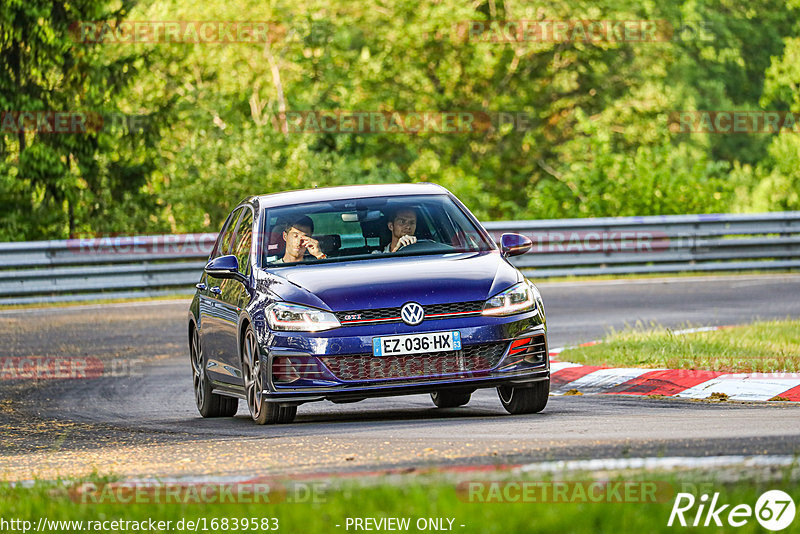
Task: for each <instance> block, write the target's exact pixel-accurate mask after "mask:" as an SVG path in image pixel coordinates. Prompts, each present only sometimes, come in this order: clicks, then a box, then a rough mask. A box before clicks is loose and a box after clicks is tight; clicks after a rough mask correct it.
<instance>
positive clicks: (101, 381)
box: [0, 275, 800, 480]
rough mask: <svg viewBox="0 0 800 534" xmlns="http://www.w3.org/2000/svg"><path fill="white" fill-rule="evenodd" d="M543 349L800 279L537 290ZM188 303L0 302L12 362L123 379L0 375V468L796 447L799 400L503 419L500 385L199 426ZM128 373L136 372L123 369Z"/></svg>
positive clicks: (739, 309) (749, 308) (779, 292)
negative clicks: (20, 306) (451, 405)
mask: <svg viewBox="0 0 800 534" xmlns="http://www.w3.org/2000/svg"><path fill="white" fill-rule="evenodd" d="M540 289H541V291H542V294H543V296H544V299H545V304H546V307H547V319H548V325H549V328H550V331H549V337H550V343H551V346H552V347H555V346H560V345H567V344H574V343H579V342H583V341H588V340H592V339H597V338H598V337H600V336H602V335H603V334H604V333H605V332H607V331H608V329H609V328H621V327H623V326H625V325H626V324H634V323H636V322H643V323H650V322H658V323H660V324H663V325H667V326H674V327H678V326H683V325H686V324H691V325H694V326H698V325H726V324H743V323H747V322H750V321H753V320H755V319H759V318H760V319H765V318H786V317H800V275H759V276H723V277H698V278H673V279H658V280H623V281H603V282H575V283H571V282H570V283H542V284H540ZM186 310H187V302H186V301H181V300H176V301H161V302H144V303H128V304H118V305H117V304H115V305H98V306H76V307H65V308H48V309H27V310H16V311H12V310H6V311H0V350H2V351H3V355H5V356H53V355H59V356H72V357H81V356H83V357H95V358H99V359H101V360H103V361H105V362H111V361H116V362H120V361H128V362H131V361H132V362H134V365H132V366H130V367H129V368H127V369H126V367H125V366H118V367H117V373H116V374H118V375H119V376H106V377H103V378H96V379H92V380H59V381H54V380H40V381H38V382H36V383H33V384H32V383H30V382H25V381H0V424H2V427H0V428H2V430H0V435H2V445H1V446H0V477H2V478H6V479H11V480H20V479H30V478H33V477H47V478H51V477H54V476H57V475H81V474H88V473H90V472H92V471H94V470H97V471H99V472H101V473H115V474H119V475H125V476H134V477H152V476H155V475H158V476H166V477H185V476H188V477H196V476H231V477H236V478H248V477H253V476H259V475H270V474H279V475H280V474H284V475H288V474H298V473H319V472H341V471H361V470H376V469H377V470H381V469H390V468H391V469H400V470H413V469H420V468H428V467H440V466H451V465H452V466H462V465H475V464H481V465H485V464H502V465H508V464H522V463H529V462H535V461H541V460H564V459H589V458H620V457H638V456H713V455H737V454H744V455H792V454H800V423H798V415H800V407H797V406H793V405H787V404H783V403H778V404H774V403H770V404H767V403H726V404H708V403H704V402H696V401H688V400H677V399H648V398H638V397H620V396H604V395H585V396H567V397H562V396H552V397H551V398H550V402H549V404H548V407H547V409H546V410H545V411H544V412H543V413H541V414H536V415H529V416H510V415H508V414H506V413H505V411H504V410H503V409H502V407H501V406H500V402H499V400H498V399H497V396H496V394H495V393H494V391H493V390H482V391H479V392H477V393H476V394H474V395H473V400H472V401H471V402H470V404H469V405H468V406H466V407H462V408H457V409H449V410H437V409H435V408H434V407H433V404H432V403H431V401H430V398H429V397H428V396H422V395H415V396H407V397H394V398H385V399H374V400H367V401H363V402H360V403H355V404H344V405H335V404H331V403H327V402H324V403H310V404H306V405H303V406H301V407H300V408H299V410H298V417H297V420H296V422H295V423H293V424H290V425H279V426H267V427H258V426H256V425H253V424H252V423H251V422H250V421H249V418H248V416H247V413H246V410H247V408H246V406H244V403H243V402H241V403H240V408H239V414H238V416H237V417H236V418H232V419H218V420H203V419H202V418H200V417H199V415H198V414H197V411H196V409H195V407H194V399H193V394H192V389H191V374H190V368H189V362H188V356H187V355H186V351H187V349H186V340H185V337H186V336H185V332H186V324H185V322H186ZM131 371H132V372H131Z"/></svg>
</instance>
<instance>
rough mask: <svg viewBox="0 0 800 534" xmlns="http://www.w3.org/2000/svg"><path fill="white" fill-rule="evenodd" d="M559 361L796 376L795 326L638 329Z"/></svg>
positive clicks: (799, 357)
mask: <svg viewBox="0 0 800 534" xmlns="http://www.w3.org/2000/svg"><path fill="white" fill-rule="evenodd" d="M559 359H561V360H564V361H570V362H575V363H583V364H589V365H606V366H611V367H645V368H669V369H704V370H710V371H725V372H741V373H743V372H765V373H766V372H800V320H796V319H795V320H790V319H787V320H775V321H759V322H756V323H753V324H749V325H744V326H737V327H735V328H729V329H724V330H716V331H712V332H697V333H690V334H679V335H676V334H675V333H674V331H673V330H671V329H668V328H664V327H659V326H654V327H648V328H645V327H642V326H641V325H639V326H637V327H632V328H627V329H625V330H622V331H619V332H612V333H611V334H609V335H608V336H606V337H605V338H604V339H603V342H602V343H600V344H598V345H593V346H589V347H580V348H574V349H567V350H565V351H564V352H562V353H561V355H559Z"/></svg>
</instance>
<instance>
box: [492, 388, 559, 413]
mask: <svg viewBox="0 0 800 534" xmlns="http://www.w3.org/2000/svg"><path fill="white" fill-rule="evenodd" d="M497 396H498V397H500V402H501V403H502V404H503V408H505V409H506V411H507V412H508V413H511V414H523V413H538V412H541V411H542V410H544V407H545V406H547V399H548V397H549V396H550V381H549V380H543V381H541V382H534V383H533V385H531V386H524V387H512V386H501V387H499V388H497Z"/></svg>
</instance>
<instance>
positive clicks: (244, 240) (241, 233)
mask: <svg viewBox="0 0 800 534" xmlns="http://www.w3.org/2000/svg"><path fill="white" fill-rule="evenodd" d="M233 239H234V245H233V250H232V254H234V255H235V256H236V259H238V260H239V271H240V272H241V273H242V274H244V275H249V274H250V247H251V245H252V243H253V212H252V211H250V209H248V208H245V210H244V213H243V214H242V218H241V219H240V220H239V224H238V225H237V227H236V234H235V235H234V237H233Z"/></svg>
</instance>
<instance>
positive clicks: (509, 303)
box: [483, 280, 542, 315]
mask: <svg viewBox="0 0 800 534" xmlns="http://www.w3.org/2000/svg"><path fill="white" fill-rule="evenodd" d="M541 298H542V297H541V295H539V290H538V289H536V286H535V285H533V284H532V283H530V282H528V281H527V280H525V281H524V282H520V283H519V284H516V285H513V286H511V287H509V288H508V289H506V290H505V291H502V292H500V293H498V294H497V295H495V296H493V297H492V298H490V299H489V300H487V301H486V303H485V304H484V305H483V315H513V314H515V313H520V312H525V311H531V310H535V309H536V307H537V301H538V300H541Z"/></svg>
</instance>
